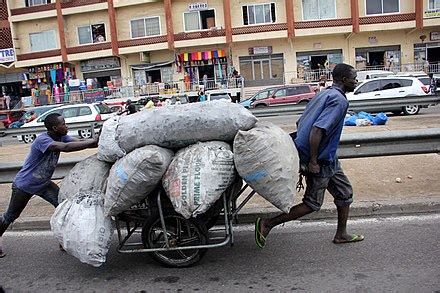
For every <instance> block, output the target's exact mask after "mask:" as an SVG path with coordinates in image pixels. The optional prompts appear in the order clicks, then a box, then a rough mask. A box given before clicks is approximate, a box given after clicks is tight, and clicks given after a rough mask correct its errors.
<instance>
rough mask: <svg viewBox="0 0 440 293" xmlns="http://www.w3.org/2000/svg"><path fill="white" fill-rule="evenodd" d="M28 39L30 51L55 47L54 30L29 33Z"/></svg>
mask: <svg viewBox="0 0 440 293" xmlns="http://www.w3.org/2000/svg"><path fill="white" fill-rule="evenodd" d="M29 40H30V44H31V51H32V52H36V51H44V50H50V49H56V47H57V42H56V37H55V31H45V32H39V33H31V34H29Z"/></svg>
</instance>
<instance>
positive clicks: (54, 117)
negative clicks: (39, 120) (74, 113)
mask: <svg viewBox="0 0 440 293" xmlns="http://www.w3.org/2000/svg"><path fill="white" fill-rule="evenodd" d="M58 117H61V114H60V113H52V114H49V115H47V116H46V118H44V126H45V127H46V128H47V130H53V127H54V126H58V124H59V123H60V122H59V121H58Z"/></svg>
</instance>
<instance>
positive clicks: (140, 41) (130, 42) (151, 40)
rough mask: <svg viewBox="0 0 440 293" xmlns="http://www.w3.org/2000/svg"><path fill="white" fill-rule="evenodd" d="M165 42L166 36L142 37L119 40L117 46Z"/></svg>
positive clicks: (124, 46)
mask: <svg viewBox="0 0 440 293" xmlns="http://www.w3.org/2000/svg"><path fill="white" fill-rule="evenodd" d="M166 42H167V36H157V37H149V38H142V39H133V40H124V41H119V42H118V46H119V48H126V47H136V46H145V45H152V44H159V43H166Z"/></svg>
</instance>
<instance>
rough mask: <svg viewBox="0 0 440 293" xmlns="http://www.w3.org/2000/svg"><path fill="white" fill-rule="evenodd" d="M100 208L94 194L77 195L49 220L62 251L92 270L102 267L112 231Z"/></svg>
mask: <svg viewBox="0 0 440 293" xmlns="http://www.w3.org/2000/svg"><path fill="white" fill-rule="evenodd" d="M103 205H104V203H103V199H102V197H101V196H100V195H99V194H97V193H94V194H80V195H77V196H75V197H74V198H73V199H68V200H65V201H64V202H62V203H61V204H60V205H58V207H57V208H56V209H55V213H54V214H53V215H52V218H51V220H50V225H51V228H52V231H53V233H54V235H55V238H56V239H57V240H58V242H59V243H60V244H61V245H62V246H63V248H64V249H65V250H66V251H67V252H68V253H69V254H71V255H73V256H74V257H76V258H78V259H79V260H80V261H81V262H82V263H86V264H89V265H92V266H94V267H99V266H101V265H102V264H103V263H105V261H106V255H107V253H108V250H109V248H110V243H111V237H112V235H113V231H114V224H113V221H112V219H111V218H110V217H107V216H105V215H104V206H103Z"/></svg>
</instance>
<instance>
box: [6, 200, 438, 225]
mask: <svg viewBox="0 0 440 293" xmlns="http://www.w3.org/2000/svg"><path fill="white" fill-rule="evenodd" d="M439 212H440V197H428V198H425V199H410V200H408V199H407V200H393V201H359V202H355V203H353V204H352V206H351V208H350V218H360V217H377V216H396V215H401V216H403V215H411V214H424V213H439ZM279 214H280V211H279V210H278V209H276V208H273V207H270V208H247V209H243V210H242V211H241V213H239V214H238V216H237V224H250V223H254V221H255V219H256V218H257V217H264V218H267V217H273V216H275V215H279ZM327 219H331V220H335V219H337V213H336V208H335V206H334V205H333V204H330V203H326V204H324V205H323V207H322V208H321V210H320V211H319V212H315V213H312V214H310V215H307V216H305V217H303V218H301V221H314V220H327ZM9 230H11V231H41V230H50V217H27V218H25V217H24V218H21V219H19V220H17V221H16V222H14V223H13V224H12V225H11V227H10V228H9Z"/></svg>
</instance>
